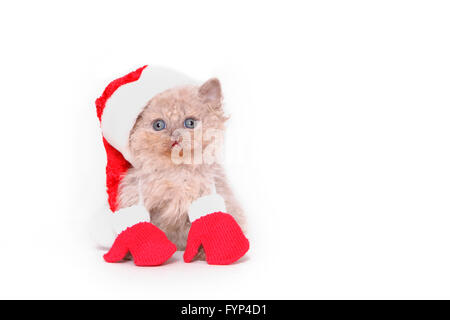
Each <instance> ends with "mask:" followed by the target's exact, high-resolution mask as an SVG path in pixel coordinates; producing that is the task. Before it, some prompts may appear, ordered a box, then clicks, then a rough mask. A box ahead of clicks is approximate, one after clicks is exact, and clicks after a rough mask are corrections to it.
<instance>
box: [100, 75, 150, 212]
mask: <svg viewBox="0 0 450 320" xmlns="http://www.w3.org/2000/svg"><path fill="white" fill-rule="evenodd" d="M146 67H147V66H143V67H141V68H139V69H137V70H136V71H133V72H130V73H129V74H127V75H125V76H123V77H121V78H119V79H116V80H114V81H112V82H111V83H110V84H109V85H108V86H107V87H106V89H105V90H104V91H103V94H102V95H101V96H100V97H99V98H98V99H97V100H96V101H95V105H96V108H97V117H98V119H99V120H100V123H101V122H102V115H103V110H104V109H105V105H106V102H107V101H108V99H109V98H110V97H111V96H112V95H113V93H114V92H115V91H116V90H117V89H118V88H119V87H120V86H122V85H124V84H127V83H130V82H134V81H136V80H138V79H139V78H140V76H141V74H142V71H143V70H144V69H145V68H146ZM103 144H104V146H105V151H106V157H107V165H106V188H107V193H108V203H109V207H110V209H111V211H112V212H115V211H116V210H117V209H118V201H117V200H118V188H119V184H120V181H121V180H122V178H123V176H124V175H125V174H126V172H127V170H128V169H129V168H130V167H131V164H130V163H129V162H128V161H127V160H125V158H124V157H123V155H122V154H121V153H120V152H119V151H117V150H116V149H115V148H114V147H113V146H111V145H110V144H109V143H108V141H106V140H105V138H103Z"/></svg>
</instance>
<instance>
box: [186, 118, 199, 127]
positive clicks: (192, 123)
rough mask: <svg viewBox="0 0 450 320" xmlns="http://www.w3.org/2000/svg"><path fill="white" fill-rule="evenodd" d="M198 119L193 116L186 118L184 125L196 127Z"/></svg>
mask: <svg viewBox="0 0 450 320" xmlns="http://www.w3.org/2000/svg"><path fill="white" fill-rule="evenodd" d="M196 124H197V121H196V120H195V119H193V118H187V119H186V120H184V127H185V128H188V129H194V128H195V125H196Z"/></svg>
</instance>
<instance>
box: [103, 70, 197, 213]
mask: <svg viewBox="0 0 450 320" xmlns="http://www.w3.org/2000/svg"><path fill="white" fill-rule="evenodd" d="M196 83H197V82H196V81H195V80H193V79H191V78H189V77H187V76H186V75H184V74H182V73H179V72H177V71H174V70H170V69H167V68H162V67H147V66H143V67H141V68H139V69H137V70H136V71H133V72H130V73H129V74H127V75H125V76H123V77H121V78H118V79H116V80H114V81H112V82H111V83H110V84H109V85H108V86H107V87H106V89H105V90H104V91H103V94H102V95H101V97H99V98H98V99H97V100H96V101H95V104H96V107H97V116H98V118H99V120H100V124H101V128H102V134H103V144H104V145H105V150H106V156H107V166H106V187H107V193H108V202H109V206H110V209H111V211H113V212H114V211H116V209H117V206H118V203H117V200H118V199H117V196H118V187H119V184H120V181H121V180H122V178H123V176H124V175H125V174H126V172H127V170H128V169H129V168H130V167H131V166H132V163H133V159H132V157H131V154H130V148H129V136H130V132H131V130H132V129H133V126H134V124H135V122H136V119H137V117H138V116H139V114H140V113H141V112H142V110H143V109H144V107H145V106H146V105H147V103H148V102H149V100H150V99H151V98H152V97H153V96H155V95H156V94H158V93H160V92H163V91H165V90H167V89H170V88H174V87H179V86H183V85H192V84H196Z"/></svg>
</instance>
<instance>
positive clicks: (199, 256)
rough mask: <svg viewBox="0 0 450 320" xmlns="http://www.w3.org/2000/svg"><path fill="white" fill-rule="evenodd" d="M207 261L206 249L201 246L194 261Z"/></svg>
mask: <svg viewBox="0 0 450 320" xmlns="http://www.w3.org/2000/svg"><path fill="white" fill-rule="evenodd" d="M205 260H206V253H205V249H204V248H203V246H200V248H199V249H198V252H197V254H196V255H195V257H194V261H205Z"/></svg>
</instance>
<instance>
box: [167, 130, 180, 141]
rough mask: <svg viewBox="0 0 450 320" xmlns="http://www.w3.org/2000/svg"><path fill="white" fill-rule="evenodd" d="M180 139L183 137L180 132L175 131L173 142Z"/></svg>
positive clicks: (171, 137)
mask: <svg viewBox="0 0 450 320" xmlns="http://www.w3.org/2000/svg"><path fill="white" fill-rule="evenodd" d="M180 137H181V134H180V132H179V131H176V130H175V131H174V132H173V133H172V135H171V136H170V140H171V141H178V140H180Z"/></svg>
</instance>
